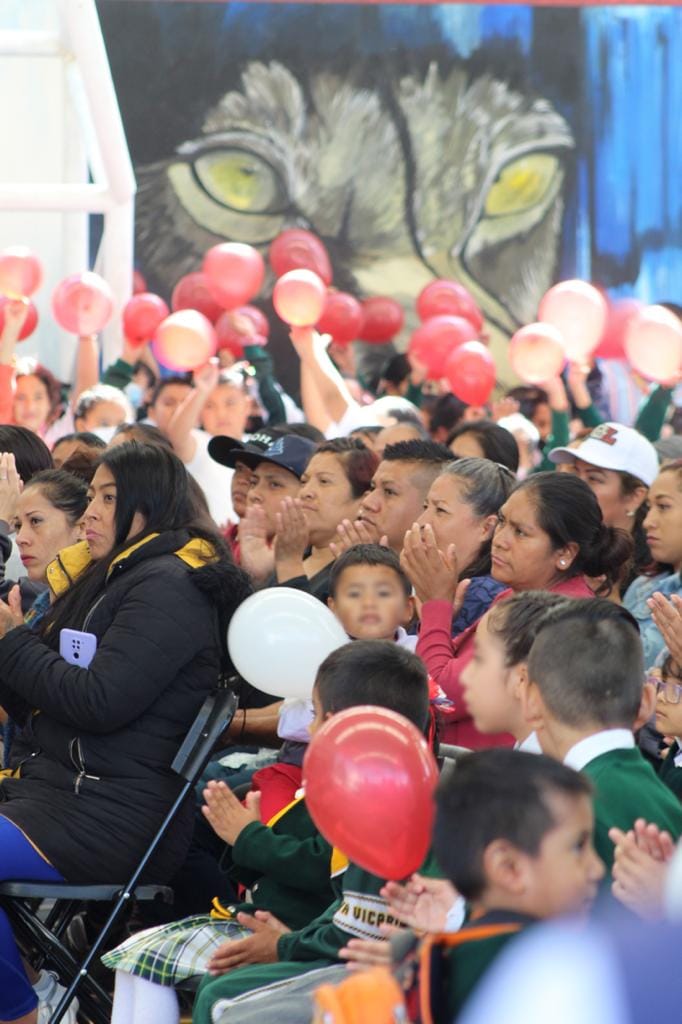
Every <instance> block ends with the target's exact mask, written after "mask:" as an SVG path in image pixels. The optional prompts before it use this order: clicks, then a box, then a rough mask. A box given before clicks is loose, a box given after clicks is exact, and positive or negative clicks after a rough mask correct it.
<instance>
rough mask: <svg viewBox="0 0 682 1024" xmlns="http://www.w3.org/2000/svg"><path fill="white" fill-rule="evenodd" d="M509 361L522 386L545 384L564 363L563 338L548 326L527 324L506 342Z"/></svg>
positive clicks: (561, 368)
mask: <svg viewBox="0 0 682 1024" xmlns="http://www.w3.org/2000/svg"><path fill="white" fill-rule="evenodd" d="M509 362H510V363H511V365H512V369H513V370H514V372H515V373H516V374H518V376H519V377H520V378H521V380H522V381H523V382H524V383H525V384H544V383H545V382H546V381H548V380H551V378H552V377H556V376H557V374H559V373H561V371H562V370H563V368H564V363H565V362H566V353H565V351H564V345H563V339H562V336H561V334H560V332H559V331H558V330H557V328H556V327H552V325H551V324H528V326H527V327H522V328H521V330H520V331H517V332H516V334H515V335H514V337H513V338H512V339H511V341H510V342H509Z"/></svg>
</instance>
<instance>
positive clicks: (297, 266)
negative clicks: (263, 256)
mask: <svg viewBox="0 0 682 1024" xmlns="http://www.w3.org/2000/svg"><path fill="white" fill-rule="evenodd" d="M268 259H269V260H270V266H271V267H272V269H273V272H274V274H275V277H282V275H283V274H287V273H288V272H289V271H290V270H312V272H313V273H314V274H317V276H318V277H319V278H321V279H322V280H323V281H324V283H325V284H326V285H330V284H331V283H332V276H333V274H332V265H331V262H330V260H329V253H328V252H327V250H326V249H325V247H324V245H323V244H322V242H321V241H320V239H319V238H318V237H317V235H314V234H313V233H312V231H306V230H305V229H304V228H288V229H287V230H286V231H283V232H282V233H281V234H280V235H278V236H277V238H276V239H275V240H274V242H273V243H272V245H271V246H270V251H269V253H268Z"/></svg>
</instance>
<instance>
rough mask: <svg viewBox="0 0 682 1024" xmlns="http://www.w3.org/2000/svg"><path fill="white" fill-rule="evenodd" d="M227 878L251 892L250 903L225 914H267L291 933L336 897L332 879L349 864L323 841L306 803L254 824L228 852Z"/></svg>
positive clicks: (287, 807)
mask: <svg viewBox="0 0 682 1024" xmlns="http://www.w3.org/2000/svg"><path fill="white" fill-rule="evenodd" d="M231 852H232V867H231V869H230V876H231V877H232V878H234V879H235V880H236V881H238V882H240V883H241V884H242V885H245V886H247V887H248V888H249V889H250V890H251V896H252V900H253V903H250V904H243V905H242V904H233V905H232V906H231V907H230V908H226V909H228V912H229V911H233V912H235V913H236V912H237V911H238V910H245V911H246V912H247V913H250V914H252V913H253V911H254V909H256V910H258V909H260V910H269V911H270V913H271V914H274V915H275V917H278V918H279V919H280V920H281V921H283V922H284V923H285V924H286V925H288V927H289V928H294V929H296V928H302V927H303V926H304V925H306V924H307V923H308V922H309V921H311V920H313V918H316V917H317V915H318V914H321V913H322V912H323V911H324V910H325V909H326V908H327V907H328V906H329V904H330V903H331V902H332V901H333V900H334V898H335V897H336V896H337V894H338V888H336V889H335V888H334V887H333V885H332V877H333V876H334V875H337V874H342V873H343V871H344V870H345V868H346V866H347V864H348V862H347V860H346V858H345V857H343V856H342V855H341V854H339V853H338V851H336V850H334V849H333V847H332V846H331V845H330V844H329V843H328V842H327V840H326V839H323V838H322V836H321V835H320V833H319V832H318V830H317V829H316V827H315V825H314V824H313V822H312V819H311V817H310V815H309V814H308V809H307V807H306V805H305V801H304V800H303V799H302V798H299V799H297V800H294V801H292V802H291V803H290V804H288V805H287V806H286V807H284V808H283V809H282V810H281V811H280V812H279V813H278V814H276V815H275V816H274V817H273V818H272V819H271V820H270V821H269V822H268V824H267V825H262V824H261V823H260V822H257V821H254V822H252V823H251V824H249V825H247V826H246V828H245V829H242V831H241V832H240V833H239V835H238V836H237V840H236V842H235V844H234V846H233V847H232V851H231Z"/></svg>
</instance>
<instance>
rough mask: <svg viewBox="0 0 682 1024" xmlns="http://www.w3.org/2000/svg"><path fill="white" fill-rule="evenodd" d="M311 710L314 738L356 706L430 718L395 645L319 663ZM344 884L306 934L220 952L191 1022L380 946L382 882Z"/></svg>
mask: <svg viewBox="0 0 682 1024" xmlns="http://www.w3.org/2000/svg"><path fill="white" fill-rule="evenodd" d="M313 704H314V706H315V720H314V722H313V724H312V726H311V732H315V730H316V729H318V728H320V726H321V725H322V723H323V722H324V721H325V720H326V719H327V718H329V717H330V716H331V715H333V714H336V713H337V712H339V711H342V710H344V709H345V708H349V707H354V706H357V705H359V704H374V705H378V706H380V707H388V708H391V709H392V710H394V711H397V712H398V713H399V714H402V715H403V716H404V717H405V718H407V719H408V720H409V721H411V722H413V723H414V724H415V725H416V726H417V727H418V728H419V729H421V730H423V729H425V727H426V726H427V722H428V713H429V696H428V687H427V676H426V669H425V668H424V665H423V663H422V662H421V661H420V659H419V658H417V656H416V655H414V654H412V653H411V652H410V651H408V650H405V649H404V648H402V647H400V646H399V645H397V644H395V643H393V642H390V641H385V640H356V641H354V642H353V643H352V644H348V645H346V646H344V647H341V648H339V649H338V650H337V651H334V652H333V653H332V654H330V655H329V657H328V658H326V659H325V661H324V662H323V663H322V665H321V666H320V670H319V672H318V676H317V680H316V682H315V687H314V690H313ZM407 826H408V823H406V827H407ZM342 882H343V886H342V891H341V892H340V894H339V898H338V899H337V900H336V901H335V902H334V903H333V904H332V905H331V906H330V907H329V908H328V909H327V910H326V911H325V913H323V914H321V915H320V916H319V917H317V918H315V920H314V921H312V922H311V923H310V924H308V925H307V926H306V927H305V928H301V929H298V930H295V931H290V932H289V931H287V932H286V933H284V934H283V933H282V932H281V931H277V930H275V929H261V930H258V931H256V932H254V934H253V935H252V936H250V937H249V938H247V939H244V940H242V941H241V942H236V943H226V944H225V945H224V947H221V948H220V949H218V950H217V951H216V952H215V953H214V954H213V957H212V958H211V960H210V962H209V965H208V967H209V974H208V975H207V976H206V977H204V979H203V981H202V983H201V986H200V988H199V992H198V995H197V999H196V1002H195V1006H194V1016H193V1020H194V1021H198V1022H200V1024H211V1021H212V1013H213V1011H214V1007H215V1006H216V1005H217V1004H222V1003H224V1002H225V1001H227V1000H232V999H234V998H236V997H238V996H240V995H241V994H243V993H245V992H249V991H251V990H254V989H259V988H262V987H265V986H269V985H272V984H276V983H278V982H285V981H286V980H288V979H290V978H296V977H298V976H300V975H301V974H304V973H305V972H307V971H314V970H316V969H318V968H323V967H326V966H329V965H331V964H334V963H338V962H339V955H338V954H339V952H340V950H342V949H343V948H344V947H345V946H346V945H347V943H348V941H349V939H351V938H354V937H361V938H365V939H377V940H379V939H381V938H383V932H382V930H381V926H382V925H383V924H398V923H399V922H398V921H397V919H396V918H394V917H393V915H392V914H391V912H390V910H389V907H388V904H387V902H386V900H385V898H384V897H383V896H381V894H380V891H381V889H382V887H383V886H384V885H385V879H382V878H378V877H376V876H375V875H372V874H370V873H369V872H367V871H363V870H362V869H360V868H359V867H357V865H354V864H349V866H348V868H347V870H346V871H345V873H344V875H343V878H342ZM247 965H253V966H247ZM236 968H239V969H236ZM225 972H227V973H225ZM216 1012H217V1011H216Z"/></svg>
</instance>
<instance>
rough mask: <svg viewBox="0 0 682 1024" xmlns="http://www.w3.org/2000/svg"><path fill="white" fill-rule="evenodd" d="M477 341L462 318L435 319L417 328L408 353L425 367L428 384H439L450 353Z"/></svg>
mask: <svg viewBox="0 0 682 1024" xmlns="http://www.w3.org/2000/svg"><path fill="white" fill-rule="evenodd" d="M477 337H478V332H477V330H476V328H475V327H474V325H473V324H472V323H471V322H470V321H469V320H465V319H464V318H463V317H461V316H434V317H432V318H431V319H430V320H427V321H426V323H423V324H422V325H421V327H418V328H417V330H416V331H415V332H414V334H413V335H412V337H411V338H410V344H409V346H408V349H407V351H408V355H411V356H413V357H414V358H415V360H417V361H418V362H419V363H421V364H422V365H423V366H425V367H426V369H427V375H428V377H429V378H430V379H431V380H440V378H441V377H442V376H443V374H444V373H445V364H446V362H447V360H448V357H449V356H450V354H451V353H452V351H453V350H454V349H455V348H457V346H458V345H463V344H464V343H465V342H467V341H475V340H476V338H477Z"/></svg>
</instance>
